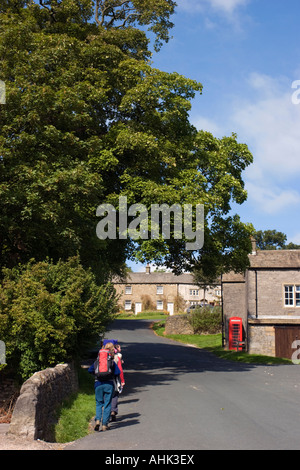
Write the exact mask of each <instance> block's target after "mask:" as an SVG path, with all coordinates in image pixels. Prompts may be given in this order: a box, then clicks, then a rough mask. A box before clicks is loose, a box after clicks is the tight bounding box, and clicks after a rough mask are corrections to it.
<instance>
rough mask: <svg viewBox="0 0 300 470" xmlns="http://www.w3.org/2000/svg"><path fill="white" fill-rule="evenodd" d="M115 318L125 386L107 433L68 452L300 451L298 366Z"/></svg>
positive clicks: (72, 446)
mask: <svg viewBox="0 0 300 470" xmlns="http://www.w3.org/2000/svg"><path fill="white" fill-rule="evenodd" d="M149 325H150V323H149V322H147V321H141V320H138V321H136V320H124V321H122V320H118V321H116V322H115V323H114V325H113V329H112V331H111V332H110V333H109V334H108V336H107V337H109V336H110V337H114V338H117V339H118V340H119V342H120V343H121V344H122V350H123V355H124V359H125V364H124V365H125V366H126V367H125V369H124V371H125V378H126V388H125V390H124V394H122V396H121V398H120V402H119V417H118V421H117V422H116V423H112V425H111V430H110V431H108V432H98V433H92V434H91V435H89V436H87V437H85V438H83V439H80V440H78V441H76V442H75V443H73V444H70V445H69V446H67V448H66V449H68V450H76V449H78V450H80V449H81V450H88V449H94V450H96V449H98V450H167V449H168V450H172V449H175V450H205V449H206V450H215V449H218V450H223V449H226V450H227V449H229V450H240V449H243V450H248V449H250V450H257V449H265V450H277V449H278V450H279V449H289V450H292V449H293V450H296V449H297V450H298V449H300V381H299V376H300V367H299V366H296V365H290V366H286V365H284V366H253V365H245V364H235V363H232V362H229V361H224V360H221V359H218V358H216V357H215V356H213V355H211V354H210V353H208V352H205V351H202V350H198V349H196V348H193V347H189V346H185V345H181V344H178V343H175V342H174V341H171V340H168V339H165V338H160V337H157V336H156V335H154V333H153V332H152V330H151V329H149Z"/></svg>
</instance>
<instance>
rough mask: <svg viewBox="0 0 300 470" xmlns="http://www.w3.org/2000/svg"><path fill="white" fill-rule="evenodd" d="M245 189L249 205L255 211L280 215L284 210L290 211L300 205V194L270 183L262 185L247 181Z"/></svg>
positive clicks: (259, 182)
mask: <svg viewBox="0 0 300 470" xmlns="http://www.w3.org/2000/svg"><path fill="white" fill-rule="evenodd" d="M246 189H247V191H248V194H249V198H248V200H249V202H250V204H252V205H254V206H255V207H257V210H259V211H260V212H264V213H266V214H269V215H276V214H280V213H281V212H282V211H284V210H285V209H287V208H288V209H291V208H292V207H295V206H297V205H299V204H300V194H299V193H298V191H296V190H294V189H281V188H280V187H275V186H273V185H272V184H271V183H270V182H268V183H267V182H266V183H265V185H262V182H261V181H258V182H253V181H248V182H247V184H246Z"/></svg>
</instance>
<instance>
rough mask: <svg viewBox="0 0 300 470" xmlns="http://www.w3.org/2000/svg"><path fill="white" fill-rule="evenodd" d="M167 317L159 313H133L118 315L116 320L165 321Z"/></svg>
mask: <svg viewBox="0 0 300 470" xmlns="http://www.w3.org/2000/svg"><path fill="white" fill-rule="evenodd" d="M167 317H168V315H167V314H165V313H160V312H156V311H154V312H151V311H149V312H142V313H138V314H137V315H135V314H134V313H118V314H117V315H116V320H119V319H120V320H165V319H166V318H167Z"/></svg>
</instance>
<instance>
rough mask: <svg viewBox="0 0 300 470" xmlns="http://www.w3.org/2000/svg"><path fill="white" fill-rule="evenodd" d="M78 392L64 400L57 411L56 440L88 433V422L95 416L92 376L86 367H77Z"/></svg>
mask: <svg viewBox="0 0 300 470" xmlns="http://www.w3.org/2000/svg"><path fill="white" fill-rule="evenodd" d="M78 378H79V392H78V393H77V394H74V395H72V396H70V397H69V398H68V399H67V400H65V401H64V403H63V404H62V406H61V407H60V409H59V410H58V412H57V419H58V423H57V424H56V426H55V440H56V442H61V443H65V442H71V441H75V440H77V439H80V438H82V437H84V436H86V435H87V434H88V433H89V423H90V421H91V419H92V418H93V417H94V416H95V411H96V402H95V392H94V377H93V376H92V375H91V374H89V373H88V371H87V370H86V369H79V371H78Z"/></svg>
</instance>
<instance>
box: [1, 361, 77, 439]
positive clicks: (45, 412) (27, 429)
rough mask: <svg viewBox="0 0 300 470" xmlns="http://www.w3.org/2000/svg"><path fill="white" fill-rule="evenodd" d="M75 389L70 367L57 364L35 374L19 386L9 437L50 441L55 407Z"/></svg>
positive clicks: (72, 369)
mask: <svg viewBox="0 0 300 470" xmlns="http://www.w3.org/2000/svg"><path fill="white" fill-rule="evenodd" d="M77 390H78V377H77V373H76V371H75V368H74V366H73V365H70V364H59V365H57V366H56V367H53V368H49V369H45V370H42V371H40V372H36V373H35V374H33V376H32V377H30V378H29V379H28V380H27V381H26V382H24V384H23V385H22V387H21V390H20V395H19V398H18V399H17V402H16V405H15V407H14V412H13V415H12V419H11V423H10V426H9V434H14V435H17V436H23V437H27V438H31V439H43V440H45V441H49V442H51V441H53V425H54V423H55V411H56V409H57V406H58V405H59V404H61V403H62V401H63V400H64V399H65V398H67V397H68V396H69V395H70V394H72V393H74V392H76V391H77Z"/></svg>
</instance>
